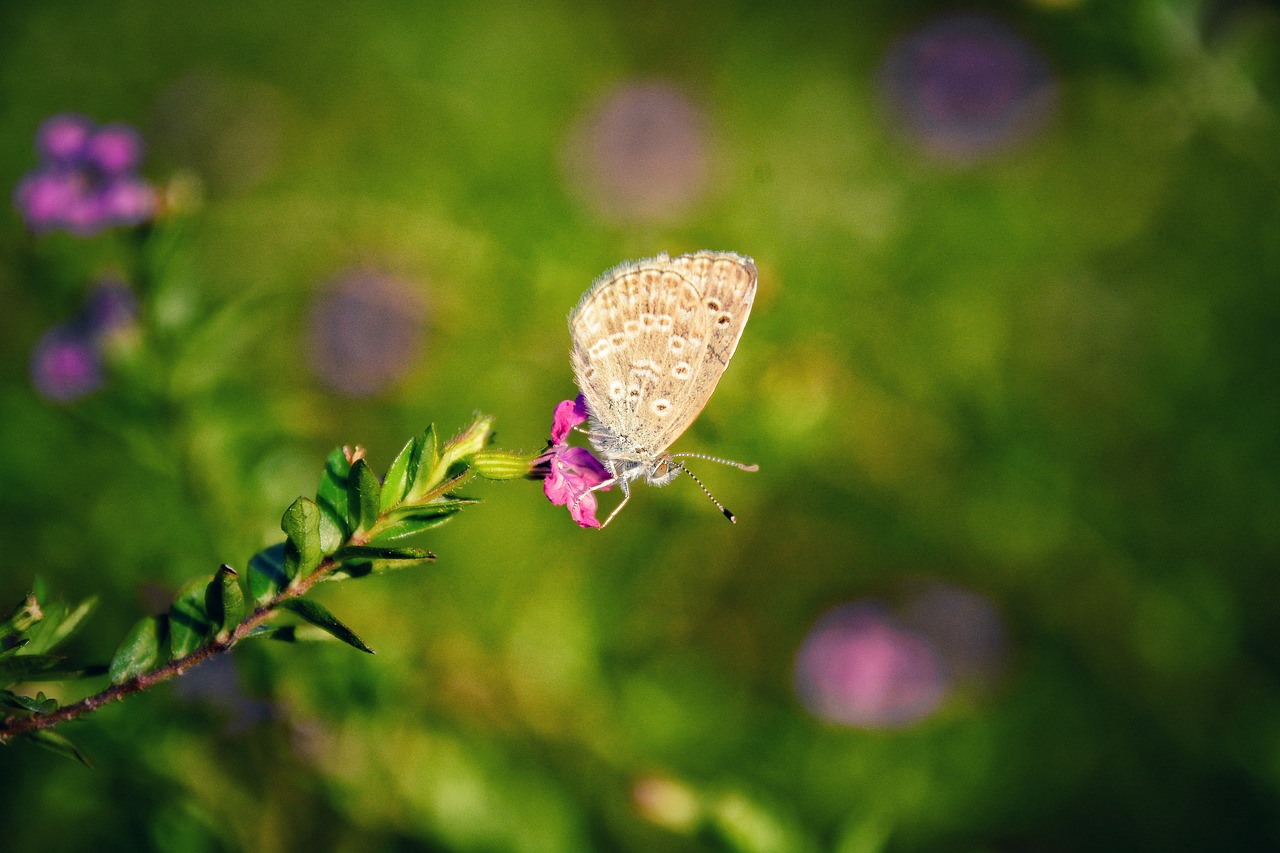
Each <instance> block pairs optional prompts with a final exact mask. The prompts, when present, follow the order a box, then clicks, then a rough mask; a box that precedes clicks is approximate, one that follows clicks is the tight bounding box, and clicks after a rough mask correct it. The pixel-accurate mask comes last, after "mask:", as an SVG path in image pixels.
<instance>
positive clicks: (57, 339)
mask: <svg viewBox="0 0 1280 853" xmlns="http://www.w3.org/2000/svg"><path fill="white" fill-rule="evenodd" d="M137 318H138V299H137V297H136V296H135V295H134V293H133V291H132V290H131V289H130V288H129V286H128V285H127V284H125V283H124V282H122V281H119V280H118V279H104V280H103V281H100V282H98V283H97V284H95V285H94V286H93V287H92V288H91V289H90V291H89V294H88V296H86V297H85V302H84V305H83V306H82V307H81V309H80V311H79V313H77V314H76V315H75V316H74V317H73V318H72V319H71V320H69V321H67V322H65V323H60V324H58V325H57V326H54V327H53V328H51V329H49V330H48V331H47V332H45V333H44V335H43V336H42V337H41V338H40V340H39V341H38V342H37V343H36V346H35V349H34V350H33V352H32V355H31V382H32V384H34V385H35V387H36V391H38V392H39V393H40V394H41V395H42V396H43V397H45V398H47V399H49V400H53V401H54V402H57V403H69V402H71V401H72V400H75V399H78V398H80V397H83V396H85V395H86V394H89V393H91V392H93V391H96V390H98V388H100V387H101V386H102V383H103V379H104V376H103V370H102V355H103V352H104V351H105V350H106V348H107V347H108V346H109V345H110V342H111V341H112V340H113V339H115V338H116V337H117V336H118V335H121V334H124V333H126V332H127V331H128V330H129V329H130V328H131V327H132V326H133V324H134V323H135V321H136V320H137Z"/></svg>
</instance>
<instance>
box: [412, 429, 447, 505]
mask: <svg viewBox="0 0 1280 853" xmlns="http://www.w3.org/2000/svg"><path fill="white" fill-rule="evenodd" d="M439 464H440V452H439V450H437V449H436V425H435V424H431V425H430V426H428V427H427V428H426V429H425V430H423V431H422V435H420V436H418V440H417V442H416V443H415V445H414V451H413V458H412V459H411V460H410V461H409V476H408V479H409V487H408V488H407V489H406V490H405V495H404V502H405V503H413V502H414V501H415V500H418V499H420V498H422V496H423V495H425V494H427V493H428V492H430V491H431V490H432V489H433V488H435V486H436V484H437V483H438V479H437V477H436V468H437V467H438V466H439Z"/></svg>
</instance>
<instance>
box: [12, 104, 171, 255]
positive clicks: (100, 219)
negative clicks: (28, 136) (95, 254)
mask: <svg viewBox="0 0 1280 853" xmlns="http://www.w3.org/2000/svg"><path fill="white" fill-rule="evenodd" d="M36 153H37V154H38V155H39V156H40V166H39V167H38V168H37V169H36V170H35V171H34V172H31V173H30V174H28V175H27V176H26V177H25V178H23V179H22V181H21V182H20V183H19V184H18V188H17V189H16V190H15V191H14V194H13V201H14V205H15V206H16V207H17V208H18V210H19V212H20V213H21V214H22V216H23V218H24V219H26V221H27V226H28V227H29V228H31V230H33V231H51V230H54V229H58V228H61V229H63V230H66V231H70V232H71V233H73V234H77V235H80V236H82V237H83V236H89V235H91V234H96V233H97V232H99V231H102V230H103V229H106V228H113V227H117V226H122V225H137V224H139V223H141V222H145V221H147V220H148V219H150V218H151V217H152V215H153V214H154V213H155V209H156V193H155V190H154V189H152V187H151V186H150V185H149V184H148V183H147V182H146V181H144V180H142V178H140V177H138V175H137V174H135V169H137V167H138V164H139V163H140V162H141V161H142V139H141V137H139V136H138V133H137V132H136V131H135V130H133V128H130V127H128V126H126V125H122V124H109V125H103V126H102V127H95V126H94V124H93V123H92V122H91V121H89V120H88V119H87V118H85V117H83V116H78V115H72V114H64V115H56V116H53V117H51V118H49V119H47V120H46V121H45V122H44V124H43V125H41V127H40V130H39V131H38V133H37V134H36Z"/></svg>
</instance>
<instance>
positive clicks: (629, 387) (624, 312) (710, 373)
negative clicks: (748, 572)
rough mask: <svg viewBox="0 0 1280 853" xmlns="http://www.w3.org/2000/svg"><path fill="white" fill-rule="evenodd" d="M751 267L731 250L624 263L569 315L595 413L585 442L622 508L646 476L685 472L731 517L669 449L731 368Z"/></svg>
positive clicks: (746, 312)
mask: <svg viewBox="0 0 1280 853" xmlns="http://www.w3.org/2000/svg"><path fill="white" fill-rule="evenodd" d="M757 278H758V276H757V272H756V266H755V263H754V262H753V261H752V260H751V259H750V258H746V257H743V256H741V255H738V254H735V253H733V252H708V251H703V252H694V253H692V254H687V255H680V256H679V257H676V258H672V257H668V256H667V255H666V254H665V253H663V254H660V255H657V256H656V257H653V258H646V259H645V260H641V261H630V262H627V263H623V264H619V265H618V266H616V267H614V268H613V269H610V270H608V271H607V272H605V273H604V274H603V275H601V276H600V277H599V278H597V279H596V280H595V282H594V283H593V284H592V285H591V287H590V289H588V290H587V292H586V293H585V294H584V295H583V297H582V299H581V301H579V303H578V305H577V307H576V308H574V309H573V312H572V313H571V314H570V315H569V331H570V334H571V336H572V339H573V352H572V356H571V361H572V364H573V372H574V376H575V378H576V379H577V382H578V387H579V389H581V391H582V395H583V397H584V398H585V400H586V403H587V409H588V410H589V412H590V427H591V429H590V431H589V432H588V436H589V438H590V440H591V444H592V446H594V447H595V449H596V452H597V453H598V455H599V456H600V459H601V462H603V464H604V466H605V468H606V469H608V471H609V474H610V476H611V478H612V479H611V480H609V481H607V482H606V483H603V484H601V485H600V486H598V487H597V488H603V487H604V486H606V485H612V484H613V483H617V484H619V485H620V486H621V487H622V493H623V499H622V503H620V504H618V506H617V507H616V508H615V509H614V510H613V512H612V513H611V514H610V515H609V517H608V518H607V519H606V520H605V525H608V523H609V522H610V521H612V520H613V517H614V516H616V515H617V514H618V511H619V510H621V509H622V507H623V506H625V505H626V503H627V501H628V500H630V498H631V489H630V483H631V481H632V480H635V479H638V478H640V477H643V478H644V480H645V482H647V483H649V484H650V485H653V486H665V485H666V484H667V483H670V482H671V481H672V480H674V479H675V478H676V477H677V476H679V475H680V473H681V472H684V473H687V474H689V476H690V478H692V479H693V481H694V482H696V483H697V484H698V485H699V486H700V487H701V488H702V490H703V491H704V492H706V494H707V497H709V498H711V501H712V502H713V503H714V504H715V505H716V506H717V507H719V509H720V511H721V512H722V513H724V515H725V517H726V518H728V519H729V520H730V521H736V520H737V519H736V518H735V517H734V515H733V513H731V512H729V510H727V509H725V507H724V505H723V504H721V503H720V502H719V501H717V500H716V499H715V497H714V496H712V494H711V492H710V491H708V490H707V488H706V486H703V485H702V481H700V480H699V479H698V478H697V477H695V476H694V475H693V474H692V472H690V471H689V470H688V469H687V468H685V467H684V464H683V463H681V462H680V461H679V458H681V457H696V458H699V459H707V460H709V461H712V462H720V463H723V464H725V465H733V466H735V467H737V468H740V469H742V470H744V471H755V470H758V468H757V466H755V465H744V464H742V463H741V462H733V461H730V460H727V459H717V458H715V457H711V456H704V455H702V454H697V453H680V454H674V455H673V454H671V453H670V452H669V451H668V448H670V447H671V445H672V444H673V443H674V442H675V441H676V439H678V438H679V437H680V435H681V434H682V433H683V432H684V431H685V430H686V429H688V428H689V425H690V424H691V423H693V421H694V419H695V418H697V417H698V413H699V412H701V411H702V408H703V406H705V405H706V404H707V401H708V400H709V399H710V398H711V393H712V392H713V391H715V389H716V384H717V383H719V381H720V377H721V376H723V375H724V371H725V369H726V368H727V367H728V366H729V360H730V359H732V358H733V353H734V351H735V350H736V349H737V347H738V341H739V339H740V338H741V337H742V330H743V329H744V328H745V327H746V325H747V318H748V317H749V316H750V314H751V305H752V302H753V301H754V300H755V296H756V281H757Z"/></svg>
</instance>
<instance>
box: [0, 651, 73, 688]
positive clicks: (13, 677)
mask: <svg viewBox="0 0 1280 853" xmlns="http://www.w3.org/2000/svg"><path fill="white" fill-rule="evenodd" d="M62 661H63V658H60V657H58V656H57V655H11V656H10V657H7V658H5V659H4V660H0V684H13V683H14V682H15V681H30V680H31V679H32V678H33V677H34V676H41V677H44V678H49V677H50V673H52V672H54V671H55V670H56V669H57V668H58V665H59V664H61V663H62Z"/></svg>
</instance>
